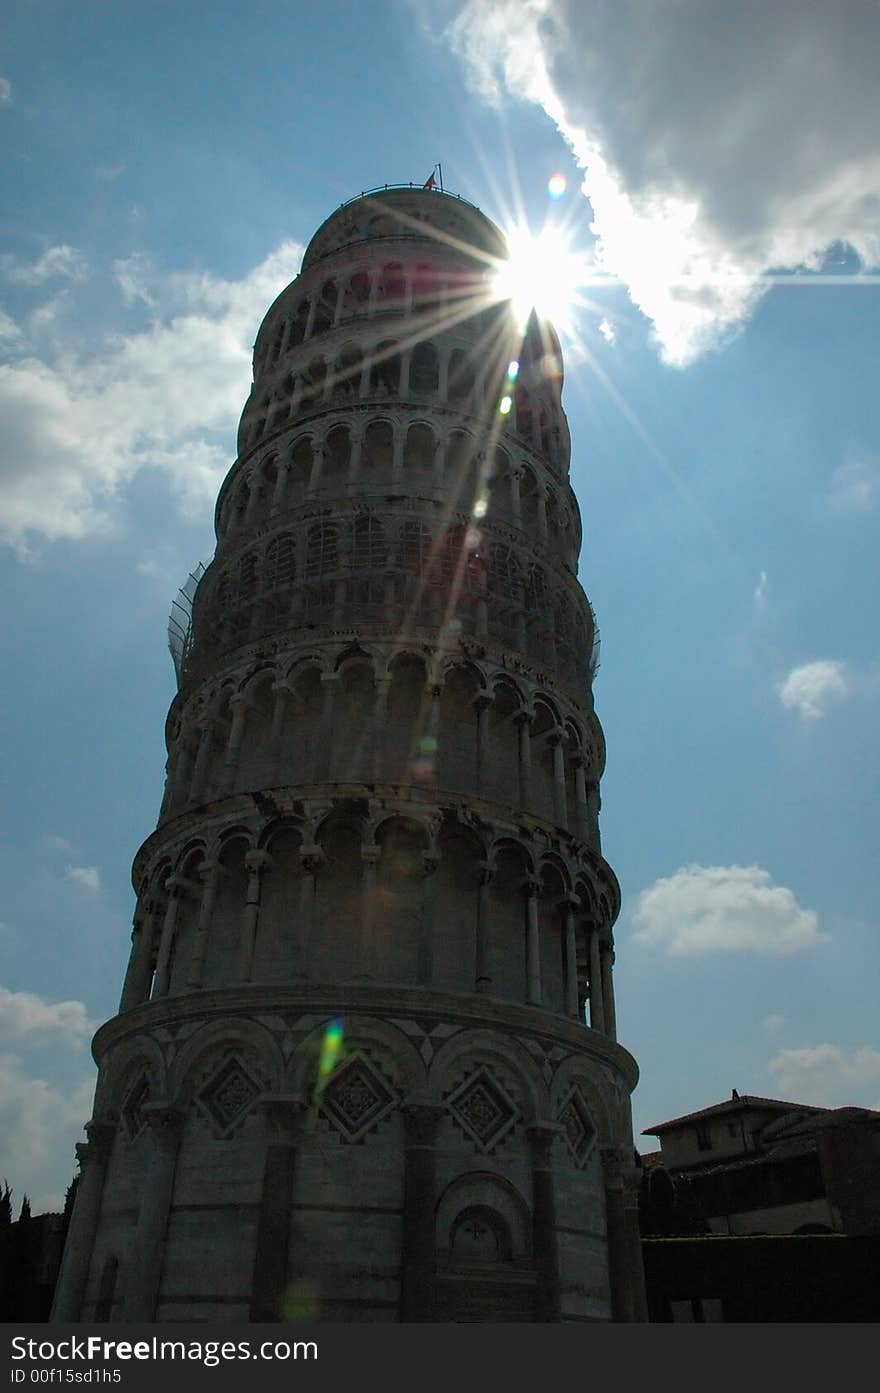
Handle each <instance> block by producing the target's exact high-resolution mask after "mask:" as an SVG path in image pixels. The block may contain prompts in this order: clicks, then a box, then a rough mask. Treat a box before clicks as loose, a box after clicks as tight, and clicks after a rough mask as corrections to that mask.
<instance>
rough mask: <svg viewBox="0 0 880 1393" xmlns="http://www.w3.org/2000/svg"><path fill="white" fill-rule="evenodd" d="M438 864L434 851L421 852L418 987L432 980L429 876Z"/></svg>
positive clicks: (432, 927) (432, 935)
mask: <svg viewBox="0 0 880 1393" xmlns="http://www.w3.org/2000/svg"><path fill="white" fill-rule="evenodd" d="M439 865H440V857H439V856H438V854H437V852H436V851H423V852H422V886H421V901H420V905H419V961H418V970H417V980H418V984H419V986H420V987H430V985H431V983H432V982H433V980H434V902H435V899H436V896H435V894H434V887H433V885H432V882H431V877H432V876H433V875H434V872H435V871H436V870H437V867H438V866H439Z"/></svg>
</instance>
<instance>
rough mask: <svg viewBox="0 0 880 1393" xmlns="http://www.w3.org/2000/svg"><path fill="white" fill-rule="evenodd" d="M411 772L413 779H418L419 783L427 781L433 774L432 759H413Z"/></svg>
mask: <svg viewBox="0 0 880 1393" xmlns="http://www.w3.org/2000/svg"><path fill="white" fill-rule="evenodd" d="M412 772H413V778H414V779H418V780H419V782H420V783H427V782H428V781H429V780H430V779H432V778H433V776H434V761H433V759H417V760H415V761H414V763H413V767H412Z"/></svg>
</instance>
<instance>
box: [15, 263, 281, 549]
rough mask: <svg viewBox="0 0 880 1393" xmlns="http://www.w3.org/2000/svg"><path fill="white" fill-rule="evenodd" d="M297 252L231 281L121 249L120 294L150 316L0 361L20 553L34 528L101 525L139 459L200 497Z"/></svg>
mask: <svg viewBox="0 0 880 1393" xmlns="http://www.w3.org/2000/svg"><path fill="white" fill-rule="evenodd" d="M301 255H302V249H301V247H299V246H297V245H295V244H294V243H292V242H285V243H282V245H281V246H279V247H278V248H277V249H276V250H275V251H274V252H272V253H271V254H270V255H269V256H267V257H266V259H265V260H264V261H263V262H261V263H260V264H259V265H257V266H256V267H254V268H253V270H252V271H250V272H249V273H248V274H247V275H246V276H244V277H243V278H242V279H241V280H238V281H226V280H219V279H217V278H216V277H213V276H211V275H209V274H207V273H192V274H171V275H160V274H159V273H157V272H155V271H154V270H152V268H151V267H150V265H149V262H148V261H146V260H145V259H143V258H138V259H131V258H130V259H129V260H128V261H127V262H120V263H117V265H116V267H115V268H114V275H115V277H116V280H117V284H119V285H120V287H121V288H122V289H123V293H124V294H125V295H126V297H127V298H128V299H129V300H132V299H140V300H142V301H143V302H144V303H145V304H149V305H150V306H151V307H152V311H153V322H152V323H151V324H150V326H149V327H148V328H146V329H144V330H142V331H140V332H137V333H132V334H129V335H127V336H123V335H118V336H116V337H114V338H112V339H110V340H109V341H107V342H106V343H104V345H103V346H102V347H101V348H100V349H99V350H98V351H95V352H92V353H91V354H90V353H89V352H88V351H83V350H82V348H81V346H80V344H79V341H78V340H77V341H75V342H73V343H72V344H71V345H69V346H68V347H67V348H65V349H59V350H58V351H56V352H54V353H53V354H50V355H44V356H43V357H40V356H37V355H36V354H34V355H32V356H29V357H19V358H18V360H17V361H15V362H9V363H6V364H5V365H0V439H2V440H3V446H2V453H0V487H2V490H3V497H4V509H3V519H2V524H0V540H3V541H6V542H8V543H10V544H12V545H14V546H16V547H18V548H19V550H20V551H21V552H22V553H24V554H26V553H27V551H28V550H29V549H30V548H31V546H32V544H33V539H34V538H36V537H42V538H48V539H54V538H59V537H67V538H78V537H83V536H85V535H87V534H89V533H91V532H94V531H96V530H100V529H101V528H103V527H106V526H108V525H109V524H110V523H111V521H112V517H113V511H114V506H115V504H116V502H117V501H118V495H119V493H120V491H121V490H122V489H123V488H124V486H125V485H126V484H127V483H128V481H129V480H130V479H131V478H132V477H133V476H134V475H135V474H136V473H137V472H138V471H139V470H140V469H143V468H153V469H160V470H163V471H165V472H167V473H168V474H169V475H170V477H171V479H172V481H173V484H174V488H175V490H176V492H177V494H178V496H179V498H180V499H181V501H182V504H183V506H184V507H185V508H191V507H193V506H194V505H195V504H198V505H199V506H205V504H206V503H208V502H210V501H211V500H212V499H213V498H214V496H215V494H216V491H217V488H218V486H219V483H220V481H221V479H222V477H223V475H224V474H225V472H226V470H227V469H228V467H229V464H230V459H229V455H228V450H227V448H226V446H227V445H228V437H229V436H230V435H232V434H233V432H234V429H235V425H236V422H237V420H238V416H239V414H240V412H241V409H242V406H243V405H244V401H245V398H246V397H247V393H248V389H249V384H250V378H251V373H250V356H251V345H252V343H253V339H254V335H255V332H256V329H257V326H258V325H259V322H260V320H261V318H262V316H263V314H264V313H265V311H266V306H267V305H268V304H270V303H271V301H272V300H273V299H274V298H275V296H276V295H277V294H278V292H279V291H280V290H281V289H282V288H283V287H284V286H285V285H286V284H287V283H288V282H289V281H290V280H291V279H292V278H293V276H294V274H295V273H296V270H297V269H298V266H299V262H300V259H301ZM80 339H81V336H80ZM217 434H221V435H222V441H220V440H216V439H214V438H212V437H213V436H214V435H217Z"/></svg>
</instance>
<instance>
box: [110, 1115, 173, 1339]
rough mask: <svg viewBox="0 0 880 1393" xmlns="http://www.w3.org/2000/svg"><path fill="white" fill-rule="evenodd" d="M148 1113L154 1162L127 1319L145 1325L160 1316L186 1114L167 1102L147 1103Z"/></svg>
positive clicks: (129, 1282) (129, 1283)
mask: <svg viewBox="0 0 880 1393" xmlns="http://www.w3.org/2000/svg"><path fill="white" fill-rule="evenodd" d="M144 1114H145V1116H146V1118H147V1120H148V1122H149V1125H150V1130H151V1131H152V1134H153V1161H152V1164H151V1166H150V1167H149V1169H148V1171H147V1173H146V1177H145V1180H144V1189H143V1194H142V1195H141V1207H140V1213H139V1214H138V1222H137V1230H136V1232H135V1236H134V1242H133V1244H132V1249H131V1263H130V1266H129V1268H128V1272H127V1274H126V1281H125V1305H124V1314H123V1320H125V1321H127V1322H140V1323H144V1322H147V1321H152V1320H153V1318H154V1316H155V1313H156V1301H157V1298H158V1295H159V1283H160V1281H161V1278H162V1264H163V1259H164V1257H165V1235H166V1232H167V1229H168V1216H169V1214H170V1212H171V1200H172V1196H173V1194H174V1173H175V1170H176V1168H177V1152H178V1148H179V1146H180V1134H181V1132H182V1131H183V1122H184V1116H185V1114H184V1113H183V1111H182V1110H181V1109H180V1108H173V1107H169V1106H168V1105H167V1104H165V1103H147V1104H146V1106H145V1108H144Z"/></svg>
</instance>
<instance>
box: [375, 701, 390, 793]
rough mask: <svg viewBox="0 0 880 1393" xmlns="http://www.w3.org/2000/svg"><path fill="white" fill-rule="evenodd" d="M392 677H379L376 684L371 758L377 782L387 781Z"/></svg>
mask: <svg viewBox="0 0 880 1393" xmlns="http://www.w3.org/2000/svg"><path fill="white" fill-rule="evenodd" d="M390 690H391V678H390V677H377V678H376V681H375V686H374V706H373V723H372V729H371V731H370V747H371V748H370V760H371V763H372V777H373V781H374V782H375V783H384V782H385V769H384V764H385V722H386V719H387V714H388V695H389V692H390Z"/></svg>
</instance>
